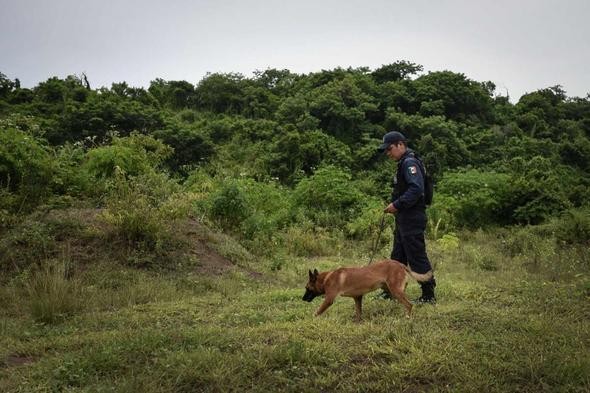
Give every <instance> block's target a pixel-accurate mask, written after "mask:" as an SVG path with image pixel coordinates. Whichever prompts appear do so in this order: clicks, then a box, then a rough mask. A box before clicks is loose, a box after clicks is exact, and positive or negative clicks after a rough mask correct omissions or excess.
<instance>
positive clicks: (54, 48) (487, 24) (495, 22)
mask: <svg viewBox="0 0 590 393" xmlns="http://www.w3.org/2000/svg"><path fill="white" fill-rule="evenodd" d="M589 20H590V0H538V1H533V0H520V1H519V0H511V1H508V0H495V1H492V0H489V1H478V0H438V1H436V0H432V1H426V0H407V1H397V0H389V1H386V0H348V1H347V0H339V1H336V0H325V1H323V0H297V1H270V0H268V1H262V0H242V1H238V0H217V1H210V0H193V1H188V0H168V1H158V0H143V1H140V0H118V1H111V0H102V1H96V0H0V72H3V73H4V74H6V75H7V76H8V77H9V78H11V79H14V78H19V79H20V81H21V84H22V85H23V86H25V87H32V86H34V85H36V84H37V83H39V82H41V81H44V80H46V79H47V78H49V77H51V76H58V77H62V78H63V77H65V76H67V75H70V74H77V75H80V74H81V73H82V72H86V74H87V75H88V79H89V80H90V83H91V85H92V87H93V88H96V87H100V86H107V87H110V85H111V83H112V82H121V81H126V82H127V83H129V84H130V85H132V86H144V87H147V86H149V81H150V80H153V79H155V78H163V79H166V80H180V79H183V80H187V81H189V82H191V83H197V82H198V81H199V80H201V79H202V78H203V76H204V75H205V74H206V73H207V72H240V73H242V74H244V75H245V76H251V75H252V72H253V71H255V70H257V69H259V70H264V69H267V68H279V69H282V68H287V69H289V70H291V71H293V72H297V73H307V72H310V71H319V70H322V69H332V68H335V67H338V66H341V67H344V68H346V67H349V66H352V67H359V66H368V67H370V68H371V69H375V68H377V67H379V66H381V65H383V64H389V63H393V62H394V61H397V60H408V61H411V62H414V63H417V64H421V65H423V66H424V69H425V71H439V70H451V71H454V72H462V73H464V74H465V75H467V76H468V77H469V78H471V79H474V80H477V81H487V80H490V81H492V82H494V83H495V84H496V86H497V92H498V93H500V94H502V95H505V94H506V93H507V92H508V93H509V94H510V97H511V100H512V101H516V100H518V98H519V97H520V96H521V95H522V94H524V93H526V92H530V91H534V90H537V89H541V88H545V87H549V86H554V85H556V84H560V85H562V86H563V88H564V89H565V90H566V92H567V94H568V95H569V96H580V97H585V96H586V94H588V93H589V92H590V66H589V65H590V23H589V22H588V21H589Z"/></svg>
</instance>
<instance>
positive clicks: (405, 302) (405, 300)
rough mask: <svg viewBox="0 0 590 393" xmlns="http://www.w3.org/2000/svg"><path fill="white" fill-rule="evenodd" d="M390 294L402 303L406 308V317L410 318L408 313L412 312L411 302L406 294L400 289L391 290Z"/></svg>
mask: <svg viewBox="0 0 590 393" xmlns="http://www.w3.org/2000/svg"><path fill="white" fill-rule="evenodd" d="M391 294H392V295H393V296H395V298H396V299H397V300H398V301H399V302H400V303H401V304H403V305H404V307H405V308H406V317H408V318H410V315H411V314H412V303H410V301H409V300H408V297H407V296H406V294H405V293H404V292H402V291H399V290H397V291H392V292H391Z"/></svg>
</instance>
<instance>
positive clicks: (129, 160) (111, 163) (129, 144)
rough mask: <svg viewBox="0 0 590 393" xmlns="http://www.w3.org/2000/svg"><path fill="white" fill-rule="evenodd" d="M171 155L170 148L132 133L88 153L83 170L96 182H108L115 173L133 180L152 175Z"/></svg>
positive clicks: (145, 136)
mask: <svg viewBox="0 0 590 393" xmlns="http://www.w3.org/2000/svg"><path fill="white" fill-rule="evenodd" d="M172 152H173V150H172V148H170V147H169V146H166V145H165V144H163V143H162V142H160V141H158V140H156V139H154V138H152V137H151V136H147V135H141V134H137V133H133V134H131V135H130V136H128V137H124V138H119V137H114V138H113V141H112V143H111V145H109V146H101V147H97V148H95V149H92V150H90V151H89V152H88V153H87V161H86V163H85V165H84V167H85V169H86V171H88V173H90V174H91V175H92V176H94V177H95V178H96V179H108V178H111V177H113V176H114V175H115V171H117V170H119V171H123V172H124V173H125V174H127V175H130V176H137V175H140V174H142V173H147V172H150V171H153V169H155V168H156V167H158V166H159V165H160V164H162V163H163V162H164V160H166V159H167V158H168V157H169V156H170V155H171V154H172Z"/></svg>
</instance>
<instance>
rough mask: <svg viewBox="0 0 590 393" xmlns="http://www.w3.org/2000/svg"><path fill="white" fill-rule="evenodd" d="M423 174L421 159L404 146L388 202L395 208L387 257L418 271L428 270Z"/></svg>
mask: <svg viewBox="0 0 590 393" xmlns="http://www.w3.org/2000/svg"><path fill="white" fill-rule="evenodd" d="M424 175H425V173H424V167H423V164H422V162H421V161H420V160H419V159H418V158H417V157H416V155H415V153H414V152H413V151H412V150H411V149H408V150H407V151H406V153H405V154H404V155H403V156H402V157H401V158H400V160H399V161H398V164H397V173H396V175H395V178H394V182H393V183H394V184H393V193H392V195H391V202H392V203H393V206H395V208H396V209H397V210H398V212H397V214H396V219H395V236H394V240H393V251H392V252H391V258H392V259H396V260H398V261H400V262H402V263H404V264H409V265H410V267H411V269H412V270H413V271H414V272H416V273H419V274H425V273H427V272H429V271H431V270H432V265H431V264H430V261H429V260H428V256H427V255H426V244H425V242H424V231H425V230H426V204H425V202H424ZM433 283H434V281H433Z"/></svg>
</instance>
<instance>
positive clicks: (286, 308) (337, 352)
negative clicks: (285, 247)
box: [0, 233, 590, 392]
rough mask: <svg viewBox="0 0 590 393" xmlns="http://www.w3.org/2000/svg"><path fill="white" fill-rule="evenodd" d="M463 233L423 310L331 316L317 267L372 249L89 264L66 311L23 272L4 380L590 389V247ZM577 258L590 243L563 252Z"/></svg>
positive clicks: (8, 322)
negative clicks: (50, 312)
mask: <svg viewBox="0 0 590 393" xmlns="http://www.w3.org/2000/svg"><path fill="white" fill-rule="evenodd" d="M459 237H460V238H462V239H463V240H462V244H461V246H460V247H458V248H456V249H453V250H448V249H446V248H445V249H443V248H441V247H439V245H437V244H436V243H435V242H431V243H430V244H429V247H430V254H431V256H432V258H433V260H434V259H436V262H437V281H438V286H437V295H438V298H439V302H438V304H437V305H436V306H422V307H416V308H415V309H414V315H413V316H412V318H411V319H407V318H405V317H404V314H403V310H402V307H401V306H400V305H399V304H397V303H396V302H392V301H387V300H382V299H377V298H375V297H373V296H372V295H369V296H367V297H366V298H365V302H364V321H363V322H362V323H360V324H357V323H354V321H353V316H354V306H353V303H354V302H353V301H352V300H351V299H348V298H339V299H337V301H336V303H335V304H334V305H333V306H332V307H331V308H330V309H329V310H328V311H327V312H326V314H325V315H324V316H322V317H319V318H316V317H313V313H314V311H315V310H316V309H317V307H318V306H319V303H320V302H321V300H320V299H316V300H315V301H314V302H313V303H311V304H310V303H307V302H303V301H302V300H301V296H302V294H303V287H304V285H305V280H306V279H307V269H309V268H314V267H317V268H318V269H320V270H325V269H328V268H335V267H338V266H341V265H359V264H361V263H366V262H367V259H368V258H366V257H365V256H363V257H359V258H358V259H353V258H347V257H342V256H337V257H326V258H321V259H312V258H302V257H299V258H298V257H292V256H289V255H283V256H281V261H280V269H273V268H272V267H273V266H276V265H277V263H276V262H273V261H272V260H268V261H257V260H252V261H250V262H249V263H248V265H249V267H250V268H256V267H257V266H258V267H259V269H260V270H262V271H263V273H264V276H263V277H251V276H250V275H248V274H247V273H246V272H244V271H243V270H240V269H236V270H234V271H230V272H227V273H225V274H224V275H223V276H203V275H202V274H197V273H192V272H190V271H188V272H187V271H185V272H159V273H156V272H149V271H144V270H137V269H132V268H129V267H121V266H119V265H116V264H109V263H97V264H95V265H89V266H86V268H85V269H82V270H81V271H80V272H79V273H78V276H77V277H76V278H75V279H76V280H77V282H78V283H79V284H80V287H81V288H80V291H81V292H80V295H79V296H80V303H81V306H80V307H81V309H80V310H79V311H78V312H76V313H74V315H72V316H69V317H66V318H64V319H60V320H59V321H58V322H57V323H53V324H43V323H38V322H35V320H34V318H33V317H32V316H31V315H30V313H29V312H27V310H26V309H25V308H22V307H20V305H21V304H25V303H26V301H28V300H27V296H28V295H27V292H26V291H24V290H23V289H22V288H21V286H20V284H19V283H18V280H13V281H11V282H9V283H8V284H7V285H5V286H4V287H2V288H0V306H2V308H1V310H2V311H0V316H1V320H0V391H2V392H4V391H6V392H37V391H40V392H45V391H47V392H51V391H69V392H78V391H80V392H82V391H84V392H95V391H120V392H137V391H142V392H199V391H207V392H209V391H212V392H215V391H219V392H226V391H236V392H240V391H260V392H267V391H293V392H302V391H306V392H307V391H309V392H316V391H317V392H320V391H338V392H380V391H396V392H422V391H435V392H436V391H444V392H473V391H480V392H508V391H510V392H529V391H531V392H532V391H535V392H538V391H541V392H576V391H579V392H583V391H588V390H589V389H590V357H588V353H589V352H590V301H589V300H590V279H589V277H588V270H589V269H588V261H587V260H586V261H584V260H582V261H578V264H576V265H575V266H577V267H578V269H577V270H576V271H570V270H568V269H569V266H570V265H567V264H564V265H563V266H562V267H561V268H560V267H559V266H558V267H556V266H554V265H552V264H551V263H550V260H549V258H547V259H546V260H544V259H541V260H539V259H538V257H536V256H530V257H528V256H527V254H515V255H509V254H508V253H503V252H502V243H501V242H500V240H498V239H494V238H493V237H492V236H490V235H486V234H482V233H479V234H478V233H475V234H472V235H467V234H463V235H459ZM385 252H386V250H385V249H384V250H382V252H381V255H383V254H384V253H385ZM564 252H565V253H567V252H568V251H564ZM576 256H578V257H579V258H582V259H584V258H587V253H584V252H581V251H579V250H576V251H571V254H567V255H566V256H563V257H562V258H563V260H566V259H567V260H570V259H571V258H575V257H576ZM527 258H528V259H527ZM535 258H536V259H535ZM533 263H536V264H537V265H534V264H533ZM531 264H532V265H531ZM489 266H494V268H493V269H490V268H489ZM580 266H585V269H586V270H579V267H580ZM408 294H409V296H410V297H416V296H417V295H418V286H417V285H416V283H414V282H411V283H410V284H409V286H408Z"/></svg>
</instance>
